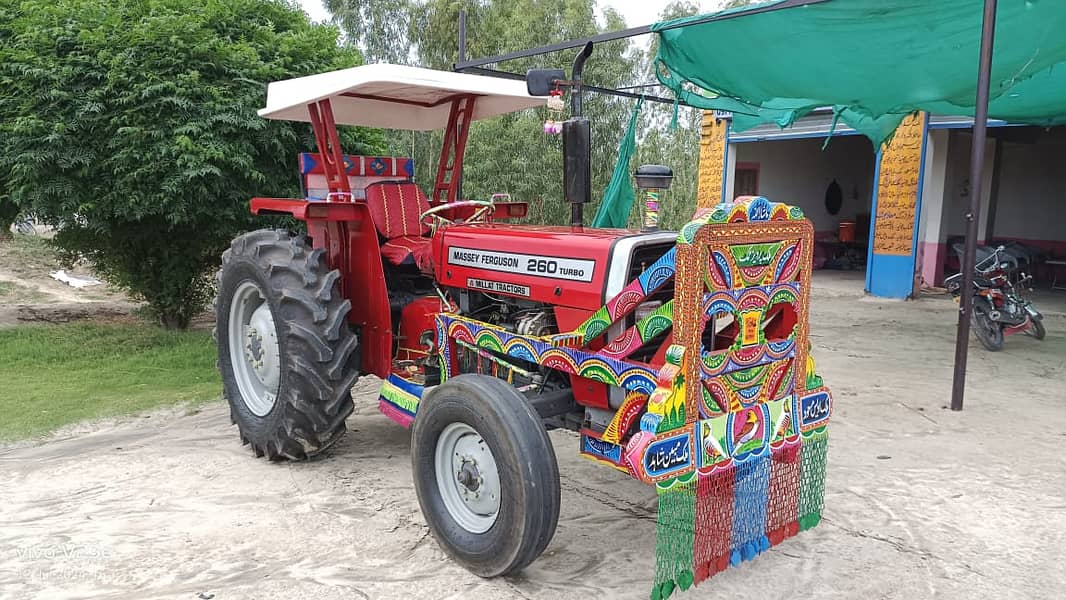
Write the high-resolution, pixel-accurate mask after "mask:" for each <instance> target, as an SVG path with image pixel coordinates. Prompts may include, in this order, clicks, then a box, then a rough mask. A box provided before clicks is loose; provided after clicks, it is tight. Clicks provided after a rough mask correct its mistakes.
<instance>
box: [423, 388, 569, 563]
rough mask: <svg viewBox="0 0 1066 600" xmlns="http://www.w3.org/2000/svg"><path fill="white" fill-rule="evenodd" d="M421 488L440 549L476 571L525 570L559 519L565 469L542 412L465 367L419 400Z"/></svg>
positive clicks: (542, 550) (548, 539)
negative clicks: (558, 460)
mask: <svg viewBox="0 0 1066 600" xmlns="http://www.w3.org/2000/svg"><path fill="white" fill-rule="evenodd" d="M411 458H412V463H413V470H414V478H415V490H416V491H417V493H418V503H419V504H420V505H421V507H422V514H423V515H424V516H425V518H426V521H427V522H428V523H429V528H430V530H431V531H432V532H433V535H434V537H436V538H437V542H438V543H439V544H440V546H441V548H442V549H444V551H445V552H446V553H447V554H448V555H449V556H451V557H452V558H453V559H454V560H455V561H456V562H458V563H460V564H462V565H463V566H464V567H466V568H467V569H468V570H470V571H471V572H472V573H474V574H475V575H479V576H481V577H496V576H499V575H507V574H509V573H514V572H516V571H520V570H521V569H523V568H524V567H526V566H527V565H528V564H529V563H531V562H533V561H534V560H536V558H537V557H538V556H540V554H541V553H542V552H544V549H545V548H546V547H547V546H548V542H549V541H551V538H552V536H553V535H554V534H555V526H556V524H557V523H558V521H559V467H558V465H557V464H556V461H555V451H554V450H553V449H552V445H551V442H550V441H549V440H548V434H547V432H546V431H545V430H544V425H543V424H542V422H541V420H540V417H539V416H538V415H537V413H536V411H534V410H533V408H532V407H531V406H530V405H529V403H528V402H527V401H526V399H525V398H524V397H523V396H522V395H521V394H519V393H518V392H517V391H515V389H514V388H512V387H511V386H509V385H507V384H506V383H505V382H503V381H501V380H500V379H497V378H495V377H489V376H485V375H473V374H467V375H459V376H458V377H454V378H452V379H449V380H448V381H446V382H444V383H443V384H442V385H440V386H438V387H437V388H435V389H434V390H432V391H431V392H430V393H429V394H427V395H426V397H425V398H423V400H422V402H421V403H420V405H419V407H418V414H417V415H416V417H415V422H414V431H413V433H412V436H411Z"/></svg>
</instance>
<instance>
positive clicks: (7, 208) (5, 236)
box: [0, 190, 19, 242]
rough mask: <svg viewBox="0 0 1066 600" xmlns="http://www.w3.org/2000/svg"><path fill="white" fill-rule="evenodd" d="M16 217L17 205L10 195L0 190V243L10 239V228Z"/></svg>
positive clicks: (17, 213) (17, 212)
mask: <svg viewBox="0 0 1066 600" xmlns="http://www.w3.org/2000/svg"><path fill="white" fill-rule="evenodd" d="M18 215H19V207H18V205H17V204H15V202H14V201H13V200H12V199H11V196H10V194H5V193H4V192H3V190H0V242H2V241H4V240H9V239H11V226H12V225H14V224H15V217H18Z"/></svg>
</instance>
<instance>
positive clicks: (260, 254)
mask: <svg viewBox="0 0 1066 600" xmlns="http://www.w3.org/2000/svg"><path fill="white" fill-rule="evenodd" d="M339 280H340V273H339V272H338V271H336V270H330V269H329V267H328V266H327V265H326V260H325V256H324V252H323V251H322V250H314V249H312V248H311V246H310V244H309V243H308V241H307V239H306V238H305V237H304V236H301V235H296V234H292V233H289V232H287V231H274V230H260V231H253V232H252V233H248V234H245V235H242V236H240V237H238V238H237V239H235V240H233V243H232V244H231V245H230V248H229V250H226V252H224V253H223V254H222V269H221V270H220V271H219V272H218V296H217V298H216V299H215V319H216V321H215V322H216V338H217V343H218V366H219V370H220V371H221V373H222V383H223V392H224V394H225V396H226V400H227V401H228V402H229V405H230V418H231V420H232V421H233V422H234V423H236V424H237V428H238V429H239V430H240V434H241V441H242V442H244V443H245V444H248V445H250V446H251V447H252V451H253V452H254V453H255V455H256V456H266V457H267V458H268V459H270V460H280V459H284V458H288V459H292V460H300V459H305V458H309V457H311V456H314V455H315V454H317V453H319V452H321V451H322V450H324V449H326V448H328V447H329V446H331V445H332V444H333V443H334V442H336V441H337V440H338V439H340V437H341V436H342V435H343V434H344V432H345V425H344V420H345V419H346V418H347V417H348V415H349V414H351V412H352V396H351V388H352V385H353V384H354V383H355V380H356V378H357V377H358V375H359V373H358V370H357V364H356V361H357V359H358V357H357V355H356V346H357V338H356V337H355V334H354V333H352V331H351V330H350V329H349V328H348V321H347V317H348V312H349V311H350V310H351V302H349V301H348V300H346V299H345V298H344V297H343V296H342V295H341V291H340V285H339V283H338V282H339Z"/></svg>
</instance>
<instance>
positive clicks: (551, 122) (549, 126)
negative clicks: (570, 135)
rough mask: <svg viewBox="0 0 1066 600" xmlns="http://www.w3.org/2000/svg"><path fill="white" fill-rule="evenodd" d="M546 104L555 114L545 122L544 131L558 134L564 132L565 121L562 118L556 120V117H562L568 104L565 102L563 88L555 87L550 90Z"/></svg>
mask: <svg viewBox="0 0 1066 600" xmlns="http://www.w3.org/2000/svg"><path fill="white" fill-rule="evenodd" d="M546 106H547V107H548V111H549V112H550V113H553V114H550V115H549V116H548V120H547V121H545V122H544V133H547V134H550V135H558V134H560V133H562V132H563V123H562V121H561V120H556V117H559V118H560V119H561V118H562V116H563V109H565V108H566V104H565V103H564V102H563V90H561V89H559V88H555V89H554V90H552V91H551V92H549V95H548V101H547V102H546Z"/></svg>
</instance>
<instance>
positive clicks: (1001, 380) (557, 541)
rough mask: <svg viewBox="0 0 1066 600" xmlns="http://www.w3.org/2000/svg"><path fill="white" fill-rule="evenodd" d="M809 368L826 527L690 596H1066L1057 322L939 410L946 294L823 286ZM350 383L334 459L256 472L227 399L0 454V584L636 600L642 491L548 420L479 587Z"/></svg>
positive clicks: (201, 593) (41, 590) (645, 534)
mask: <svg viewBox="0 0 1066 600" xmlns="http://www.w3.org/2000/svg"><path fill="white" fill-rule="evenodd" d="M815 285H816V290H815V296H816V297H815V303H814V307H813V319H812V321H813V333H814V336H815V337H814V345H815V350H816V357H817V360H818V366H819V370H820V371H821V372H822V373H823V375H824V376H825V380H826V382H827V383H828V384H829V385H830V386H831V387H832V388H833V390H834V392H835V396H836V411H835V415H834V422H833V425H832V427H831V432H832V433H831V440H832V441H831V445H830V467H829V473H828V483H827V492H826V494H827V496H826V511H825V518H824V520H823V523H822V525H820V526H819V527H817V528H816V529H814V530H811V531H809V532H806V533H803V534H800V536H799V537H797V538H793V539H792V540H789V541H787V542H785V543H784V544H782V545H781V546H779V547H777V548H775V549H773V550H771V551H770V552H768V553H767V554H765V555H763V556H761V557H759V558H758V559H757V560H756V561H754V562H752V563H748V564H745V565H743V566H741V567H740V568H737V569H732V570H730V571H727V572H726V573H723V574H720V575H718V576H716V577H715V578H713V579H712V580H710V581H708V582H706V583H704V584H703V585H701V586H700V587H698V588H695V590H693V591H689V592H686V593H683V594H680V595H679V596H676V597H677V598H679V599H680V600H686V599H689V598H691V599H697V598H716V599H725V598H738V597H741V596H744V597H755V598H763V599H768V600H769V599H776V598H864V599H865V598H899V599H904V598H906V599H914V598H931V597H936V598H959V599H972V598H995V599H997V600H1000V599H1004V598H1057V597H1061V595H1062V590H1064V589H1066V572H1064V571H1063V569H1062V559H1063V557H1064V554H1063V552H1064V551H1063V548H1064V547H1066V498H1064V496H1066V476H1064V471H1066V466H1064V465H1066V463H1064V460H1063V456H1062V453H1061V448H1062V447H1063V445H1064V443H1066V391H1064V389H1066V387H1064V386H1066V316H1063V313H1062V312H1061V311H1058V310H1057V309H1056V310H1050V311H1049V312H1051V313H1052V314H1051V315H1049V317H1048V319H1047V328H1048V331H1049V334H1048V338H1047V339H1046V340H1045V341H1044V342H1042V343H1041V342H1037V341H1035V340H1033V339H1031V338H1028V337H1026V336H1014V337H1011V338H1008V340H1007V344H1006V348H1005V350H1004V351H1002V352H1000V353H997V354H992V353H989V352H986V351H985V350H983V349H982V348H980V346H979V345H977V343H976V341H975V342H974V343H973V346H974V347H973V348H972V350H971V353H970V385H969V392H968V396H967V399H966V400H967V408H966V410H965V411H964V412H961V413H955V412H951V411H950V410H947V409H946V406H945V405H946V404H947V402H948V398H949V393H950V378H951V359H952V351H953V349H952V343H953V339H954V329H955V325H954V323H955V314H956V313H955V308H954V305H953V304H951V303H950V302H949V301H947V300H946V299H944V298H942V297H941V298H923V299H920V300H917V301H912V302H906V303H903V302H887V301H878V300H873V299H865V298H861V287H862V284H861V280H859V279H856V278H855V277H853V276H844V277H841V276H839V275H838V276H835V277H826V276H822V277H819V278H816V284H815ZM374 383H375V382H373V381H370V380H364V381H363V382H361V383H360V385H359V387H358V388H357V392H358V393H357V394H356V398H357V400H356V402H357V409H356V413H355V414H354V415H353V416H352V417H351V418H350V419H349V422H348V425H349V428H350V429H351V432H350V434H349V435H348V436H347V437H346V438H345V439H344V441H343V442H342V443H340V444H339V445H338V447H336V448H335V449H334V450H332V451H331V452H330V453H329V454H328V456H325V457H323V458H321V459H319V460H315V461H313V462H310V463H304V464H288V463H282V464H271V463H268V462H265V461H262V460H256V459H254V458H252V457H251V455H250V454H249V452H247V451H246V449H245V448H242V447H241V445H240V443H239V442H238V441H237V435H236V430H235V428H233V427H232V426H230V425H229V419H228V415H227V411H226V409H225V408H224V407H223V406H222V405H221V404H217V405H211V406H209V407H207V408H206V409H204V410H203V411H201V412H199V413H196V414H191V415H190V414H186V413H185V412H184V411H181V410H171V411H167V412H161V413H155V414H152V415H148V416H143V417H136V418H132V419H127V420H125V421H122V422H118V423H102V424H93V425H83V426H78V427H76V428H73V429H71V430H69V431H67V432H64V433H61V434H59V435H57V436H56V437H55V438H53V439H50V440H48V441H47V442H45V443H36V444H23V445H22V446H21V447H11V448H7V449H6V450H0V524H2V525H0V597H3V598H50V599H51V598H90V597H92V598H116V599H117V598H121V599H130V598H180V599H185V600H193V599H196V598H198V597H199V598H211V597H213V598H215V599H216V600H233V599H243V598H248V599H251V598H256V599H274V598H279V599H280V598H285V599H301V598H308V599H310V598H314V599H323V600H328V599H333V598H338V599H339V598H345V599H349V598H374V599H377V598H385V599H389V598H396V599H400V598H420V599H429V598H433V599H438V598H463V599H502V598H524V599H546V600H548V599H550V600H562V599H568V598H589V597H593V598H634V599H635V598H646V597H647V594H648V591H649V589H650V582H651V579H652V573H653V569H654V534H655V512H654V511H655V496H654V492H653V491H652V490H651V489H649V488H646V487H644V486H643V485H640V484H638V483H635V482H633V481H630V480H628V479H627V478H626V477H625V476H623V475H622V474H620V473H617V472H615V471H613V470H610V469H607V468H603V467H600V466H598V465H595V464H593V463H591V462H587V461H585V460H583V459H580V458H578V457H577V455H576V446H577V439H576V437H575V436H574V435H573V434H570V433H566V432H554V433H553V434H552V436H551V437H552V440H553V442H554V443H555V446H556V452H557V454H558V456H559V460H560V463H561V472H562V488H563V509H562V515H561V517H560V521H559V528H558V531H557V533H556V534H555V538H554V540H553V541H552V543H551V545H549V547H548V549H547V551H546V553H545V554H544V555H543V556H542V557H541V558H540V559H539V560H538V561H536V562H535V563H534V564H533V565H532V566H531V567H529V568H528V569H527V570H526V571H525V572H524V573H523V574H522V575H521V576H518V577H513V578H507V579H497V580H491V581H486V580H481V579H479V578H477V577H475V576H473V575H470V574H469V573H467V572H466V571H464V570H463V569H461V568H459V567H457V566H456V565H454V564H452V563H451V562H450V561H449V560H448V559H447V558H446V557H445V555H444V554H443V553H442V552H441V551H440V550H439V549H438V547H437V545H436V543H435V542H434V540H433V538H432V536H430V535H429V533H428V529H427V528H426V526H425V524H424V521H423V519H422V516H421V514H420V512H419V509H418V503H417V500H416V498H415V494H414V490H413V487H412V485H411V473H410V454H409V449H408V443H409V440H408V434H407V432H406V431H405V430H403V429H401V428H399V427H398V426H396V425H393V424H392V423H391V422H390V421H388V420H387V419H385V418H384V417H382V416H380V415H378V414H377V412H376V408H375V406H374V403H373V397H374V393H375V386H374Z"/></svg>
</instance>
